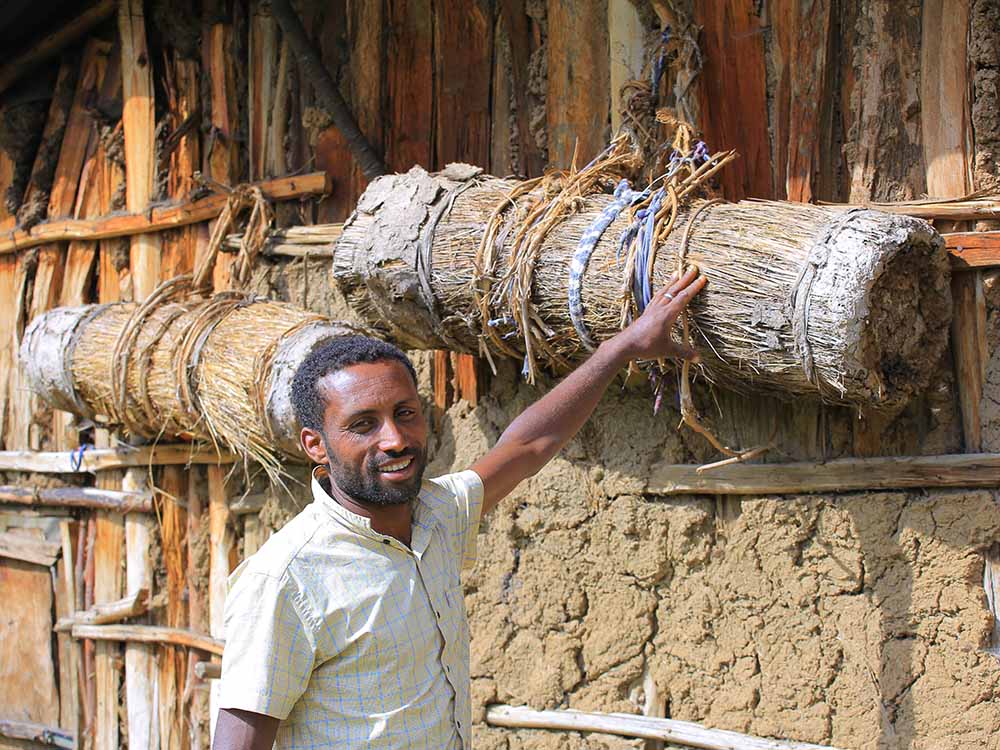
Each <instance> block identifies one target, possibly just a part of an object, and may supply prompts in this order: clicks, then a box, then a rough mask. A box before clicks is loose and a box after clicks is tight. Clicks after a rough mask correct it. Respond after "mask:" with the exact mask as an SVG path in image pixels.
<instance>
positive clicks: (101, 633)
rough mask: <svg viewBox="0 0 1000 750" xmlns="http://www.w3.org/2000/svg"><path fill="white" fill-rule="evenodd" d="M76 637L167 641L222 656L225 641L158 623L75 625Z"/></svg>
mask: <svg viewBox="0 0 1000 750" xmlns="http://www.w3.org/2000/svg"><path fill="white" fill-rule="evenodd" d="M71 632H72V633H73V637H74V638H90V639H91V640H94V641H124V642H131V643H166V644H171V645H174V646H186V647H188V648H195V649H198V650H200V651H206V652H208V653H210V654H216V655H217V656H222V649H223V647H224V646H225V645H226V644H225V641H222V640H220V639H218V638H212V637H211V636H207V635H204V634H202V633H195V632H194V631H192V630H185V629H184V628H166V627H160V626H158V625H74V626H73V630H72V631H71Z"/></svg>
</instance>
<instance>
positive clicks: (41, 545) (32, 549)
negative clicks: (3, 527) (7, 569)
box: [0, 531, 62, 567]
mask: <svg viewBox="0 0 1000 750" xmlns="http://www.w3.org/2000/svg"><path fill="white" fill-rule="evenodd" d="M61 549H62V545H61V544H60V543H59V542H47V541H45V540H44V539H33V538H32V537H28V536H24V535H23V534H14V533H11V532H9V531H4V532H0V557H7V558H10V559H12V560H22V561H23V562H29V563H35V564H36V565H44V566H46V567H49V566H50V565H55V562H56V559H57V558H58V557H59V553H60V551H61Z"/></svg>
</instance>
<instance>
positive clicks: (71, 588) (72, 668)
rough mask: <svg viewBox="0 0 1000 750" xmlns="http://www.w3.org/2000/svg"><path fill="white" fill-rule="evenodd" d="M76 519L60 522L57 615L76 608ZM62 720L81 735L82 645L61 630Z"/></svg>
mask: <svg viewBox="0 0 1000 750" xmlns="http://www.w3.org/2000/svg"><path fill="white" fill-rule="evenodd" d="M79 525H80V524H78V523H77V522H75V521H70V520H68V519H67V520H63V521H60V522H59V539H60V543H61V545H62V559H61V560H59V562H58V563H57V566H56V569H57V573H58V576H57V579H58V585H57V591H56V617H64V616H67V615H69V614H71V613H72V612H74V611H75V610H76V591H77V576H76V565H75V563H76V556H75V555H74V551H73V539H74V534H73V528H74V527H75V526H79ZM57 642H58V645H59V723H60V725H61V726H64V727H66V729H67V730H68V731H69V733H70V734H71V735H72V736H73V737H78V736H79V734H80V726H81V724H80V714H81V705H80V661H81V656H82V652H81V649H80V644H79V643H77V642H75V641H74V640H73V639H72V638H71V637H70V636H69V634H68V633H59V635H58V636H57Z"/></svg>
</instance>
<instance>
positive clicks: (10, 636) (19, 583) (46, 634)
mask: <svg viewBox="0 0 1000 750" xmlns="http://www.w3.org/2000/svg"><path fill="white" fill-rule="evenodd" d="M0 601H3V603H4V604H3V614H4V623H5V628H4V637H3V638H0V706H2V707H3V709H2V710H3V714H4V715H6V716H8V717H12V718H13V717H17V718H18V719H20V720H22V721H28V722H37V723H39V724H48V725H51V726H55V725H58V723H59V696H58V694H57V692H56V682H55V665H54V664H53V661H52V574H51V572H50V571H49V569H48V568H42V567H39V566H38V565H36V564H34V563H28V562H21V561H18V560H9V559H2V560H0Z"/></svg>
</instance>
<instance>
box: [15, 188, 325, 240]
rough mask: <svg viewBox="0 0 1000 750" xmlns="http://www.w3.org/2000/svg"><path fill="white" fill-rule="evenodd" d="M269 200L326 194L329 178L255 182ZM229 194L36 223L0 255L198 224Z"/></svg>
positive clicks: (213, 213) (219, 209)
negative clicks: (144, 209) (141, 210)
mask: <svg viewBox="0 0 1000 750" xmlns="http://www.w3.org/2000/svg"><path fill="white" fill-rule="evenodd" d="M255 184H256V185H257V186H258V187H260V189H261V190H262V191H263V192H264V195H265V196H267V197H268V198H270V199H271V200H276V201H278V200H289V199H291V198H300V197H302V196H306V195H325V194H327V193H329V192H330V181H329V178H328V177H327V174H326V173H325V172H311V173H310V174H304V175H299V176H298V177H281V178H279V179H275V180H266V181H264V182H258V183H255ZM227 199H228V197H227V196H226V195H225V194H224V193H216V194H215V195H210V196H208V197H207V198H202V199H201V200H197V201H193V202H190V203H183V204H180V205H171V206H157V207H155V208H152V209H151V210H150V211H148V212H146V213H141V214H122V215H120V216H103V217H100V218H97V219H65V220H57V221H47V222H43V223H41V224H36V225H35V226H33V227H32V228H31V229H28V230H24V229H16V230H13V231H11V232H9V233H8V234H7V235H6V236H5V237H0V255H3V254H5V253H13V252H17V251H18V250H24V249H25V248H29V247H35V246H37V245H45V244H48V243H50V242H66V241H69V240H103V239H108V238H109V237H127V236H130V235H135V234H147V233H149V232H159V231H163V230H164V229H176V228H177V227H183V226H187V225H189V224H197V223H199V222H202V221H209V220H211V219H214V218H215V217H216V216H218V215H219V214H220V213H222V209H223V208H225V205H226V201H227Z"/></svg>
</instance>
